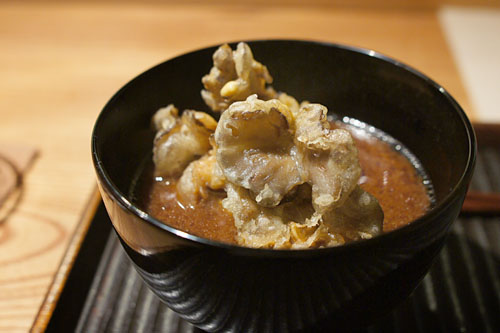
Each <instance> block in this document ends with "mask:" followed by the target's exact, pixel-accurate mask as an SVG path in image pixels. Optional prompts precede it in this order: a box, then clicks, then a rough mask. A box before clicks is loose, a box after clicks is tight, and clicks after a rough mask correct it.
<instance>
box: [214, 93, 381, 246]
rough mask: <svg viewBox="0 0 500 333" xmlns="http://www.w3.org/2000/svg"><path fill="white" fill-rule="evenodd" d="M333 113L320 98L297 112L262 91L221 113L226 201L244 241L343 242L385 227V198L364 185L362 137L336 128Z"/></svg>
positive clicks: (218, 134)
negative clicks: (378, 197) (355, 138)
mask: <svg viewBox="0 0 500 333" xmlns="http://www.w3.org/2000/svg"><path fill="white" fill-rule="evenodd" d="M285 101H287V102H288V103H287V104H289V105H290V106H291V107H292V108H295V107H296V106H297V105H298V103H293V100H290V99H288V98H287V99H285ZM290 101H291V103H290ZM326 116H327V109H326V108H325V107H324V106H322V105H319V104H309V103H306V104H303V106H302V107H300V108H299V110H296V112H292V111H291V110H290V108H289V107H288V106H287V105H286V104H285V103H282V102H280V101H279V100H276V99H273V100H269V101H262V100H259V99H257V96H255V95H253V96H250V97H248V98H247V100H246V101H244V102H235V103H233V104H232V105H231V106H230V107H229V108H228V109H227V110H226V111H225V112H224V113H223V114H222V115H221V118H220V120H219V123H218V125H217V129H216V131H215V143H216V158H217V162H218V164H219V166H220V168H221V170H222V173H223V174H224V176H225V178H226V180H227V182H226V191H227V194H228V197H227V199H225V200H224V201H223V205H224V207H225V209H227V210H228V211H230V212H231V213H232V214H233V217H234V219H235V225H236V227H237V230H238V239H239V242H240V243H241V244H242V245H245V246H252V247H265V248H308V247H320V246H335V245H340V244H343V243H344V242H345V241H346V240H355V239H362V238H369V237H372V236H374V235H376V234H378V233H380V232H381V231H382V221H383V213H382V210H381V208H380V206H379V204H378V202H377V200H376V199H375V198H373V197H372V196H371V195H369V194H368V193H366V192H365V191H363V190H362V189H361V188H360V187H359V186H358V185H357V182H358V180H359V177H360V174H361V167H360V165H359V161H358V155H357V154H358V152H357V149H356V147H355V145H354V141H353V139H352V137H351V135H350V134H349V132H347V131H345V130H342V129H331V128H330V124H329V122H328V120H327V118H326ZM307 189H308V190H307ZM304 198H307V200H304Z"/></svg>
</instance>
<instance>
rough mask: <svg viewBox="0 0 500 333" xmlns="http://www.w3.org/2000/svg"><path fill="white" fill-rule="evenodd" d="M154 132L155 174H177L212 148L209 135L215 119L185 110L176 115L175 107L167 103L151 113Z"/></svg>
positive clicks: (165, 175)
mask: <svg viewBox="0 0 500 333" xmlns="http://www.w3.org/2000/svg"><path fill="white" fill-rule="evenodd" d="M153 124H154V125H155V127H156V129H157V130H158V132H157V133H156V137H155V141H154V147H153V161H154V163H155V175H156V176H161V177H170V176H178V175H180V174H181V173H182V172H183V171H184V168H186V166H187V165H188V164H189V163H190V162H191V161H193V160H195V159H197V158H199V157H201V156H202V155H204V154H205V153H206V152H208V151H209V150H210V148H211V146H210V143H209V137H210V135H211V134H212V133H213V132H214V130H215V128H216V126H217V122H216V121H215V120H214V119H213V118H212V117H210V116H209V115H208V114H206V113H204V112H198V111H193V110H186V111H184V112H183V113H182V116H181V117H178V110H177V109H176V108H175V107H174V106H173V105H169V106H167V107H166V108H163V109H160V110H158V111H157V113H156V114H155V115H154V116H153Z"/></svg>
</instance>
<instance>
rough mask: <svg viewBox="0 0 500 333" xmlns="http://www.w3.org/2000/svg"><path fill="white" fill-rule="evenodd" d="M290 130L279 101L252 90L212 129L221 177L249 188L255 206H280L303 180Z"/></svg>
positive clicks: (287, 113) (286, 112) (285, 109)
mask: <svg viewBox="0 0 500 333" xmlns="http://www.w3.org/2000/svg"><path fill="white" fill-rule="evenodd" d="M293 131H294V129H293V116H292V114H291V112H290V110H289V109H288V107H287V106H286V105H284V104H283V103H281V102H279V101H278V100H270V101H266V102H265V101H262V100H259V99H257V96H256V95H252V96H250V97H249V98H248V99H247V100H246V101H244V102H235V103H233V104H232V105H231V106H230V107H229V109H227V111H225V112H224V113H223V114H222V115H221V118H220V120H219V124H218V126H217V129H216V131H215V143H216V146H217V162H218V163H219V165H220V167H221V169H222V172H223V173H224V176H225V177H226V178H227V180H228V181H230V182H231V183H233V184H236V185H238V186H242V187H244V188H246V189H248V190H250V191H251V193H252V195H253V196H254V198H255V201H256V202H257V203H258V204H259V205H261V206H266V207H272V206H276V205H278V204H279V203H280V201H281V199H282V198H283V197H284V196H285V195H286V194H287V193H288V192H290V190H292V189H293V188H294V187H295V186H296V185H299V184H302V183H303V182H304V181H303V177H302V176H301V174H300V169H299V167H298V165H297V162H298V161H297V159H296V158H295V155H296V154H297V152H296V147H295V145H294V144H293Z"/></svg>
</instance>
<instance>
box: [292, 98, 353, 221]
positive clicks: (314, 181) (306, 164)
mask: <svg viewBox="0 0 500 333" xmlns="http://www.w3.org/2000/svg"><path fill="white" fill-rule="evenodd" d="M327 111H328V110H327V109H326V107H324V106H323V105H320V104H308V105H305V106H303V107H302V108H301V109H300V112H298V113H297V116H296V122H295V124H296V128H297V129H296V132H295V143H296V144H297V146H298V147H299V151H300V153H301V155H302V165H303V168H304V170H306V171H307V176H306V178H307V181H308V183H310V184H311V185H312V201H313V205H314V208H315V209H316V211H317V212H319V213H321V214H323V213H326V212H327V211H329V210H331V209H332V208H335V207H338V206H340V205H342V204H343V202H344V201H345V200H346V198H347V197H348V196H349V195H350V193H351V192H352V191H353V190H354V187H355V186H356V184H357V182H358V179H359V177H360V176H361V166H360V165H359V161H358V151H357V149H356V146H355V144H354V140H353V139H352V137H351V135H350V134H349V132H347V131H346V130H343V129H330V123H329V122H328V120H327V117H326V116H327Z"/></svg>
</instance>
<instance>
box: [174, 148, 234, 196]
mask: <svg viewBox="0 0 500 333" xmlns="http://www.w3.org/2000/svg"><path fill="white" fill-rule="evenodd" d="M225 183H226V181H225V178H224V175H223V174H222V171H221V170H220V168H219V165H218V164H217V161H216V160H215V150H214V149H212V150H210V151H209V152H208V153H207V154H205V155H203V157H201V158H200V159H197V160H195V161H193V162H191V163H190V164H189V165H188V167H187V168H186V169H184V172H183V173H182V176H181V178H180V179H179V182H178V183H177V198H179V200H180V201H181V202H182V203H183V204H184V205H186V206H188V205H191V204H193V203H196V202H198V201H199V200H200V199H201V198H206V197H207V196H208V193H207V189H211V190H223V189H224V185H225Z"/></svg>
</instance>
